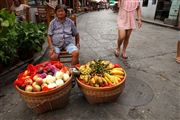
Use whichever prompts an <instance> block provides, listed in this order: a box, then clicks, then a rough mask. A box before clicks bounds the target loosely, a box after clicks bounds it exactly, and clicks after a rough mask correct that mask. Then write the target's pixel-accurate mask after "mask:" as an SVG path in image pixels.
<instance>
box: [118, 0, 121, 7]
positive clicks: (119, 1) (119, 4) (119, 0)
mask: <svg viewBox="0 0 180 120" xmlns="http://www.w3.org/2000/svg"><path fill="white" fill-rule="evenodd" d="M120 6H121V0H118V7H119V8H120Z"/></svg>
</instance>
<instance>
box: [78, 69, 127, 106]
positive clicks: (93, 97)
mask: <svg viewBox="0 0 180 120" xmlns="http://www.w3.org/2000/svg"><path fill="white" fill-rule="evenodd" d="M124 72H125V71H124ZM125 79H126V73H125V76H124V79H123V80H122V81H121V82H120V83H119V84H117V85H115V86H112V87H91V86H89V85H86V84H84V83H82V82H81V81H80V80H78V79H77V82H78V87H79V88H80V90H81V91H82V93H83V94H84V96H85V98H86V99H87V101H88V102H89V103H90V104H96V103H104V102H114V101H116V100H117V99H118V97H119V95H120V94H121V93H122V91H123V89H124V87H125Z"/></svg>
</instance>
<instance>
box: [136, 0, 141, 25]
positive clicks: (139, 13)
mask: <svg viewBox="0 0 180 120" xmlns="http://www.w3.org/2000/svg"><path fill="white" fill-rule="evenodd" d="M137 17H138V27H139V28H140V27H141V26H142V15H141V7H140V3H139V6H138V8H137Z"/></svg>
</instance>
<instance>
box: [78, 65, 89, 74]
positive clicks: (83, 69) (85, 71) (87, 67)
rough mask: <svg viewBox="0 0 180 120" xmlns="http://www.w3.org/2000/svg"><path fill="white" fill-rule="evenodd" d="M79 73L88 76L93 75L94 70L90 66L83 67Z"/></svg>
mask: <svg viewBox="0 0 180 120" xmlns="http://www.w3.org/2000/svg"><path fill="white" fill-rule="evenodd" d="M79 71H80V73H81V74H83V75H88V74H90V73H91V71H92V69H91V68H90V66H89V65H87V64H86V65H82V66H81V67H80V68H79Z"/></svg>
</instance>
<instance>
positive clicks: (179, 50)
mask: <svg viewBox="0 0 180 120" xmlns="http://www.w3.org/2000/svg"><path fill="white" fill-rule="evenodd" d="M176 62H177V63H180V41H178V43H177V56H176Z"/></svg>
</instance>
